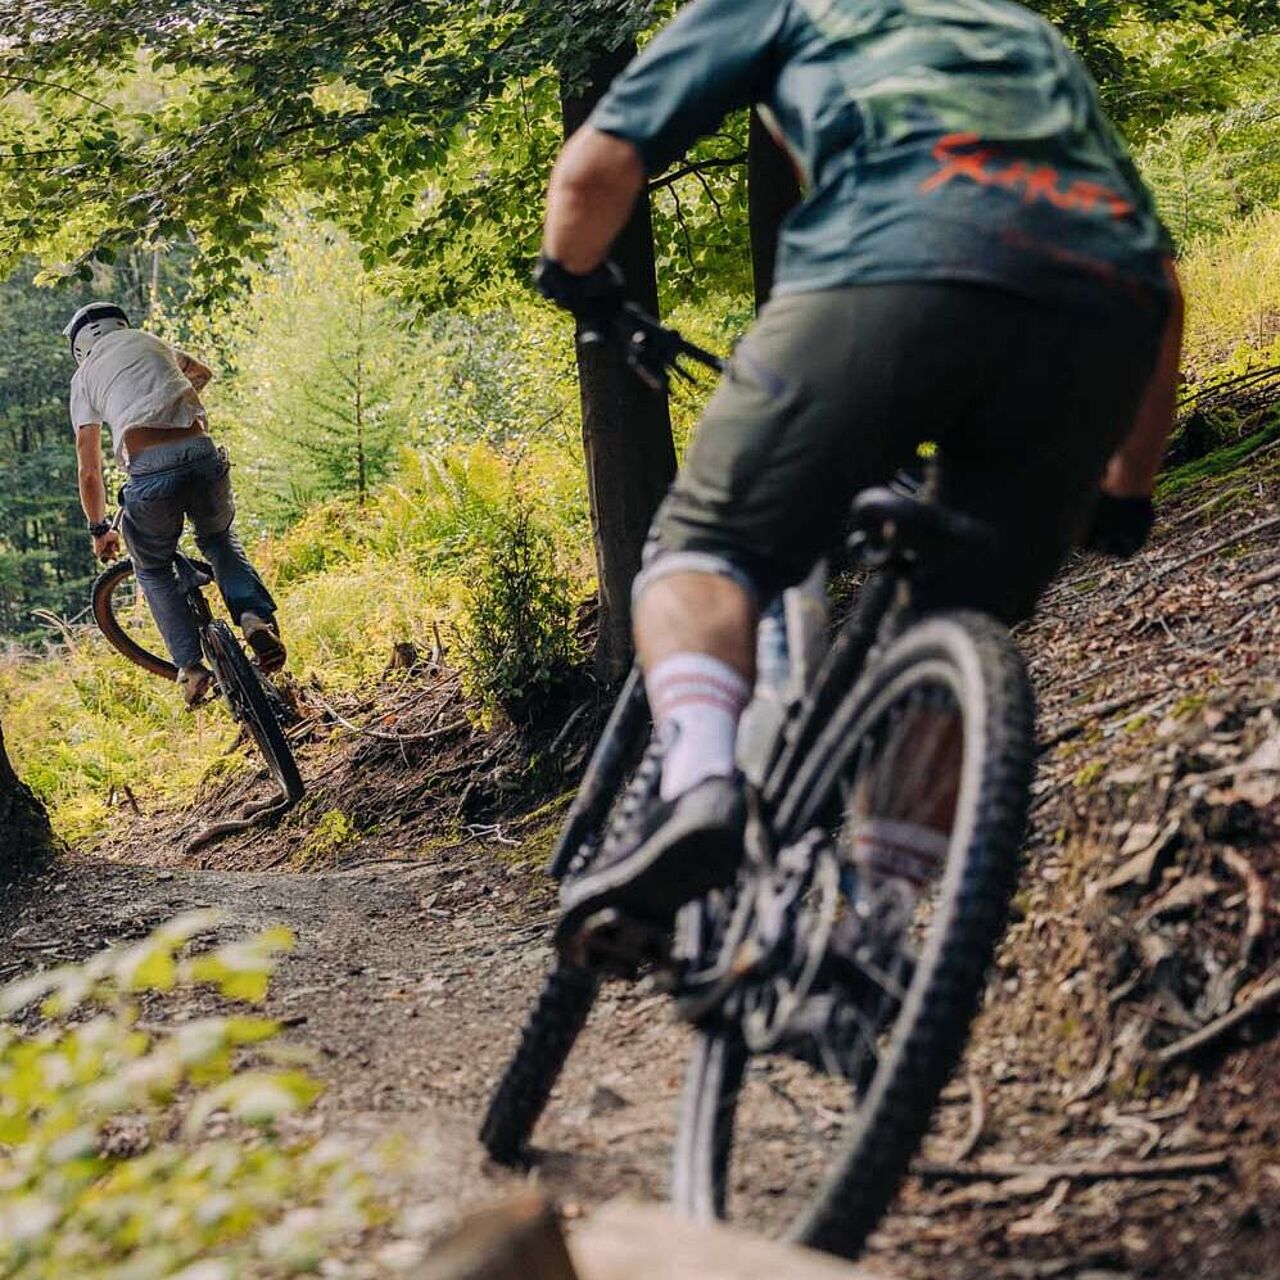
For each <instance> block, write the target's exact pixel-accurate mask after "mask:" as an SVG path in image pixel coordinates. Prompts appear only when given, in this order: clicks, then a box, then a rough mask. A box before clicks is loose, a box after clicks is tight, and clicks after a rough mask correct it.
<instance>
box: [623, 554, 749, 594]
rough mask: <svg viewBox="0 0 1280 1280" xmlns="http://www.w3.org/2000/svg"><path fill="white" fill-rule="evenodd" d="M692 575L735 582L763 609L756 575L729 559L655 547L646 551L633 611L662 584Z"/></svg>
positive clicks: (635, 586) (634, 592)
mask: <svg viewBox="0 0 1280 1280" xmlns="http://www.w3.org/2000/svg"><path fill="white" fill-rule="evenodd" d="M689 573H696V574H704V575H706V576H709V577H712V578H718V579H720V580H722V581H728V582H732V583H733V584H734V585H735V586H737V587H739V588H741V590H742V591H743V592H745V593H746V595H747V596H748V597H749V599H750V601H751V604H752V606H753V608H755V609H756V610H759V608H760V606H761V601H762V592H761V588H760V585H759V583H758V581H757V580H756V578H755V576H754V575H752V574H751V573H750V572H748V571H747V570H746V569H744V568H743V567H742V566H741V565H738V564H735V563H734V562H733V561H732V560H729V559H728V558H726V557H725V556H722V555H719V554H717V553H715V552H710V551H668V550H664V549H663V548H662V547H661V546H653V547H651V548H650V549H649V550H648V551H647V552H646V554H645V563H644V567H643V568H642V569H641V570H640V572H639V574H638V575H637V576H636V580H635V583H634V584H633V586H632V588H631V604H632V608H633V609H634V608H638V606H639V604H640V601H641V599H642V598H643V597H644V595H645V593H646V592H648V591H649V590H651V589H652V588H653V587H654V586H656V585H657V584H658V583H659V582H663V581H665V580H668V579H670V578H673V577H676V576H678V575H682V574H689Z"/></svg>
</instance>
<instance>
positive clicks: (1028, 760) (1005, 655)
mask: <svg viewBox="0 0 1280 1280" xmlns="http://www.w3.org/2000/svg"><path fill="white" fill-rule="evenodd" d="M926 748H927V749H926ZM1033 761H1034V714H1033V704H1032V696H1031V692H1030V687H1029V684H1028V681H1027V678H1026V674H1025V670H1024V668H1023V666H1022V663H1021V661H1020V659H1019V658H1018V656H1017V653H1016V651H1015V650H1014V649H1013V646H1012V644H1011V642H1010V641H1009V639H1008V637H1007V636H1006V635H1005V633H1004V632H1003V631H1002V629H1000V628H999V627H997V626H996V625H995V624H994V623H993V622H991V621H990V620H988V619H986V618H984V617H981V616H979V615H972V614H952V615H941V616H938V617H936V618H931V619H927V620H926V621H924V622H922V623H920V624H919V625H917V626H915V627H913V628H911V629H910V630H908V631H907V632H906V633H905V634H904V635H903V636H902V637H901V638H900V639H899V640H897V641H896V642H895V643H894V644H893V645H892V646H890V648H889V650H888V651H887V652H886V653H885V655H884V657H883V659H882V660H881V661H879V662H878V663H877V664H876V666H875V667H874V669H872V670H871V671H869V672H868V673H867V674H866V676H865V677H864V679H863V680H862V681H861V682H860V684H859V686H858V687H857V688H856V689H855V690H853V691H852V692H851V693H850V694H849V695H847V696H846V698H845V699H844V700H843V701H842V702H841V703H840V704H839V705H838V706H837V707H836V709H835V711H834V713H833V714H832V716H831V718H830V719H829V721H828V723H827V724H826V726H825V727H824V728H823V730H822V731H821V732H820V733H819V735H818V736H817V740H816V742H815V745H814V747H813V749H812V751H811V752H810V753H809V755H808V756H807V757H806V759H805V760H804V761H803V762H802V764H801V766H800V768H799V769H798V771H797V775H796V777H795V780H794V782H793V783H792V785H791V787H790V789H789V791H788V792H787V794H786V795H785V796H784V797H783V800H782V803H781V805H780V807H779V813H778V823H777V825H778V829H779V831H780V832H782V833H785V837H786V838H787V839H788V840H789V841H790V842H791V843H792V844H797V843H798V842H800V840H801V838H802V837H803V838H804V841H805V842H806V843H805V845H804V847H806V848H809V847H810V845H811V847H812V850H813V852H812V853H811V854H809V855H807V863H806V868H807V869H806V872H805V874H806V875H808V876H809V877H810V882H808V883H806V884H805V887H804V889H803V892H802V893H798V894H797V897H796V906H795V908H794V912H795V914H794V915H793V917H792V923H793V932H792V937H791V942H792V945H793V946H794V951H795V954H796V955H797V956H798V957H804V958H805V962H806V963H807V964H808V967H807V968H806V967H804V965H803V964H801V963H800V962H799V961H797V962H796V963H794V964H790V966H789V967H788V966H787V965H784V966H783V967H782V976H781V977H779V976H777V975H775V976H772V977H769V978H767V979H766V978H765V977H758V978H754V979H753V980H752V983H751V984H749V985H744V987H743V988H742V989H741V992H740V993H739V995H738V997H737V1003H736V1004H735V1005H731V1006H729V1010H728V1012H727V1013H726V1014H725V1015H723V1016H722V1017H721V1018H720V1019H719V1020H718V1021H717V1022H716V1023H712V1024H708V1025H706V1026H704V1027H703V1028H702V1029H701V1031H700V1033H699V1037H698V1041H697V1044H696V1046H695V1050H694V1054H693V1057H692V1060H691V1063H690V1067H689V1072H688V1075H687V1078H686V1090H685V1097H684V1103H683V1110H682V1115H681V1122H680V1132H679V1136H678V1140H677V1150H676V1160H675V1169H674V1179H673V1194H674V1199H675V1201H676V1204H677V1207H678V1208H679V1209H681V1210H682V1211H683V1212H685V1213H687V1214H690V1215H692V1216H694V1217H696V1218H700V1219H704V1220H706V1219H711V1218H716V1217H727V1218H729V1219H735V1218H737V1219H744V1220H746V1219H749V1220H750V1222H751V1225H752V1227H753V1228H754V1229H756V1230H761V1229H764V1230H767V1231H768V1232H769V1233H770V1234H775V1235H782V1236H788V1237H790V1238H793V1239H797V1240H800V1241H802V1242H804V1243H806V1244H810V1245H813V1246H816V1247H819V1248H823V1249H826V1250H828V1251H830V1252H833V1253H838V1254H840V1255H842V1256H845V1257H853V1256H855V1255H856V1254H857V1253H858V1252H859V1251H860V1250H861V1248H862V1246H863V1244H864V1242H865V1240H866V1237H867V1235H868V1234H869V1233H870V1231H871V1230H872V1229H873V1228H874V1226H875V1224H876V1222H877V1221H878V1220H879V1218H880V1217H881V1215H882V1214H883V1212H884V1210H885V1209H886V1208H887V1206H888V1204H889V1203H890V1201H891V1200H892V1198H893V1196H894V1194H895V1193H896V1190H897V1188H898V1185H899V1184H900V1182H901V1180H902V1177H903V1176H904V1173H905V1171H906V1168H907V1166H908V1163H909V1161H910V1159H911V1157H912V1156H913V1155H914V1153H915V1151H916V1150H917V1148H918V1146H919V1144H920V1142H921V1141H922V1139H923V1136H924V1133H925V1131H926V1129H927V1127H928V1123H929V1118H930V1115H931V1113H932V1111H933V1108H934V1105H935V1104H936V1101H937V1096H938V1094H939V1093H940V1092H941V1090H942V1088H943V1087H944V1085H945V1083H946V1081H947V1079H948V1077H949V1075H950V1073H951V1071H952V1070H953V1069H954V1066H955V1064H956V1062H957V1061H958V1059H959V1056H960V1054H961V1052H962V1050H963V1046H964V1043H965V1040H966V1038H967V1034H968V1027H969V1023H970V1021H971V1020H972V1017H973V1014H974V1012H975V1010H976V1008H977V1003H978V1000H979V997H980V995H981V991H982V988H983V985H984V983H985V976H986V971H987V968H988V965H989V963H990V960H991V957H992V954H993V952H994V949H995V947H996V945H997V943H998V941H999V938H1000V936H1001V934H1002V932H1003V928H1004V921H1005V918H1006V912H1007V908H1008V903H1009V900H1010V898H1011V896H1012V893H1013V889H1014V885H1015V883H1016V875H1017V865H1018V852H1019V847H1020V845H1021V841H1022V834H1023V828H1024V825H1025V820H1026V809H1027V797H1028V789H1029V785H1030V779H1031V773H1032V767H1033ZM938 779H949V781H947V782H939V781H938ZM908 804H909V805H911V806H914V807H913V808H906V806H907V805H908ZM912 813H915V814H917V815H923V814H927V815H928V820H929V821H928V823H927V824H926V823H919V824H916V823H913V824H912V825H913V826H915V825H920V826H925V825H930V824H931V827H932V829H934V830H937V831H938V832H940V833H942V834H941V840H940V843H938V844H937V847H936V848H934V849H933V850H932V852H931V854H930V857H929V858H928V859H926V860H925V862H924V863H923V864H922V863H921V862H920V861H918V860H917V861H913V860H912V856H911V855H910V854H909V853H907V854H902V855H901V856H902V859H903V860H902V861H901V862H893V861H892V859H891V858H890V857H889V855H890V853H891V852H892V850H893V848H894V846H893V845H892V843H891V842H890V841H889V840H888V837H887V836H886V835H885V834H884V833H885V832H889V833H893V834H894V838H895V839H901V840H903V841H905V840H906V836H905V835H904V834H902V829H901V828H900V827H899V826H897V825H893V824H897V823H900V822H903V821H905V820H907V819H909V818H910V817H911V815H912ZM944 819H945V820H944ZM917 838H919V839H920V840H921V842H922V846H923V845H928V844H929V841H928V840H927V839H926V838H924V837H917V836H914V835H913V836H912V839H913V840H915V839H917ZM878 842H879V843H878ZM886 859H888V860H889V862H890V863H892V865H893V866H894V867H895V868H897V869H899V870H901V869H902V868H904V867H909V868H910V869H911V871H912V872H913V874H914V875H915V876H916V878H918V879H922V883H921V884H920V886H919V887H918V889H913V890H912V891H911V892H910V893H904V891H903V878H901V877H897V876H890V877H888V878H885V877H883V875H877V874H876V873H874V872H873V871H872V870H871V869H870V864H871V863H878V864H883V863H885V861H886ZM797 865H798V861H797ZM922 866H923V869H924V870H926V871H927V872H928V874H927V875H924V876H923V877H922V875H921V872H922ZM819 868H821V869H822V872H821V874H820V873H819ZM797 874H798V873H797ZM824 877H825V878H824ZM833 877H834V881H833ZM881 879H883V880H884V884H883V885H882V886H881V887H878V888H877V887H876V886H877V883H878V882H879V880H881ZM833 882H834V883H835V884H837V885H838V890H837V891H834V892H835V893H836V896H835V897H834V898H833V896H832V895H833V890H832V888H831V886H832V883H833ZM824 929H825V930H826V932H825V933H824V932H823V930H824ZM815 954H816V955H817V956H818V961H819V962H818V963H817V964H816V965H815V964H813V963H811V962H812V961H813V959H814V956H815ZM806 982H808V983H809V986H808V987H805V986H804V984H805V983H806ZM800 990H803V991H804V992H805V999H804V1000H803V1001H802V1002H799V1003H796V1002H794V999H793V1002H792V1003H791V1004H788V1003H787V999H788V997H792V998H794V997H795V993H796V992H797V991H800ZM771 1002H772V1003H771ZM771 1037H772V1039H771Z"/></svg>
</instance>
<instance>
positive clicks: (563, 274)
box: [533, 253, 627, 335]
mask: <svg viewBox="0 0 1280 1280" xmlns="http://www.w3.org/2000/svg"><path fill="white" fill-rule="evenodd" d="M533 283H534V286H535V287H536V288H537V290H538V292H539V293H540V294H542V296H543V297H544V298H547V299H549V300H550V301H552V302H554V303H555V304H556V305H557V306H558V307H563V308H564V309H565V310H566V311H569V312H572V313H573V315H574V316H576V317H577V319H578V323H579V324H580V325H581V326H582V329H583V331H584V333H585V332H587V331H590V332H594V333H595V334H597V335H602V334H603V332H604V331H605V330H606V329H607V328H608V327H609V325H610V324H611V323H612V321H613V318H614V317H615V316H616V315H617V314H618V312H619V311H621V310H622V304H623V303H624V302H625V301H626V300H627V295H626V281H625V280H624V279H623V276H622V272H621V271H620V270H619V268H618V266H617V264H616V263H613V262H607V261H606V262H602V263H601V264H600V265H599V266H598V267H596V269H595V270H594V271H588V272H587V273H586V274H585V275H577V274H576V273H575V272H572V271H569V270H568V269H567V268H565V267H563V266H562V265H561V264H560V263H558V262H557V261H556V260H555V259H554V258H549V257H547V255H546V254H545V253H544V254H542V255H541V256H540V257H539V258H538V265H537V267H536V268H535V269H534V272H533Z"/></svg>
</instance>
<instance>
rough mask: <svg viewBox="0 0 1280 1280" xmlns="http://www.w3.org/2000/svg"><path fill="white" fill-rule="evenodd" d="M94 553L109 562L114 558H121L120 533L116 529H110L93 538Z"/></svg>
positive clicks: (104, 561)
mask: <svg viewBox="0 0 1280 1280" xmlns="http://www.w3.org/2000/svg"><path fill="white" fill-rule="evenodd" d="M93 554H94V555H95V556H97V557H98V559H99V560H101V561H102V563H103V564H108V563H110V562H111V561H112V560H119V559H120V555H121V547H120V534H119V531H118V530H116V529H108V530H107V532H106V533H104V534H103V535H102V536H101V537H100V538H94V540H93Z"/></svg>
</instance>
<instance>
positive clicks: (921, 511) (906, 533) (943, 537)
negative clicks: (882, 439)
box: [850, 486, 996, 547]
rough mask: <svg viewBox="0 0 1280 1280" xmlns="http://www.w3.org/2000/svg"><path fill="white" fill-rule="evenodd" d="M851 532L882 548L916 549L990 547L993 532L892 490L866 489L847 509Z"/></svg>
mask: <svg viewBox="0 0 1280 1280" xmlns="http://www.w3.org/2000/svg"><path fill="white" fill-rule="evenodd" d="M850 523H851V525H852V527H853V529H854V530H856V531H858V532H862V533H865V534H867V535H868V536H869V537H871V538H872V539H873V541H874V542H875V543H876V544H877V545H880V546H885V547H920V546H923V545H926V544H930V543H941V542H945V543H950V544H952V545H953V546H954V545H955V544H957V543H965V544H968V545H970V546H992V545H994V544H995V541H996V532H995V530H994V529H993V528H992V527H991V525H989V524H987V522H986V521H985V520H977V519H975V518H974V517H972V516H967V515H962V514H961V513H960V512H958V511H951V510H949V509H948V508H946V507H940V506H938V504H937V503H935V502H927V501H924V500H922V499H920V498H917V497H913V496H912V495H910V494H907V493H900V492H899V491H898V490H896V489H891V488H889V487H888V486H883V487H880V488H875V489H866V490H864V491H863V492H862V493H860V494H859V495H858V496H857V497H856V498H855V499H854V500H853V506H852V508H851V509H850Z"/></svg>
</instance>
